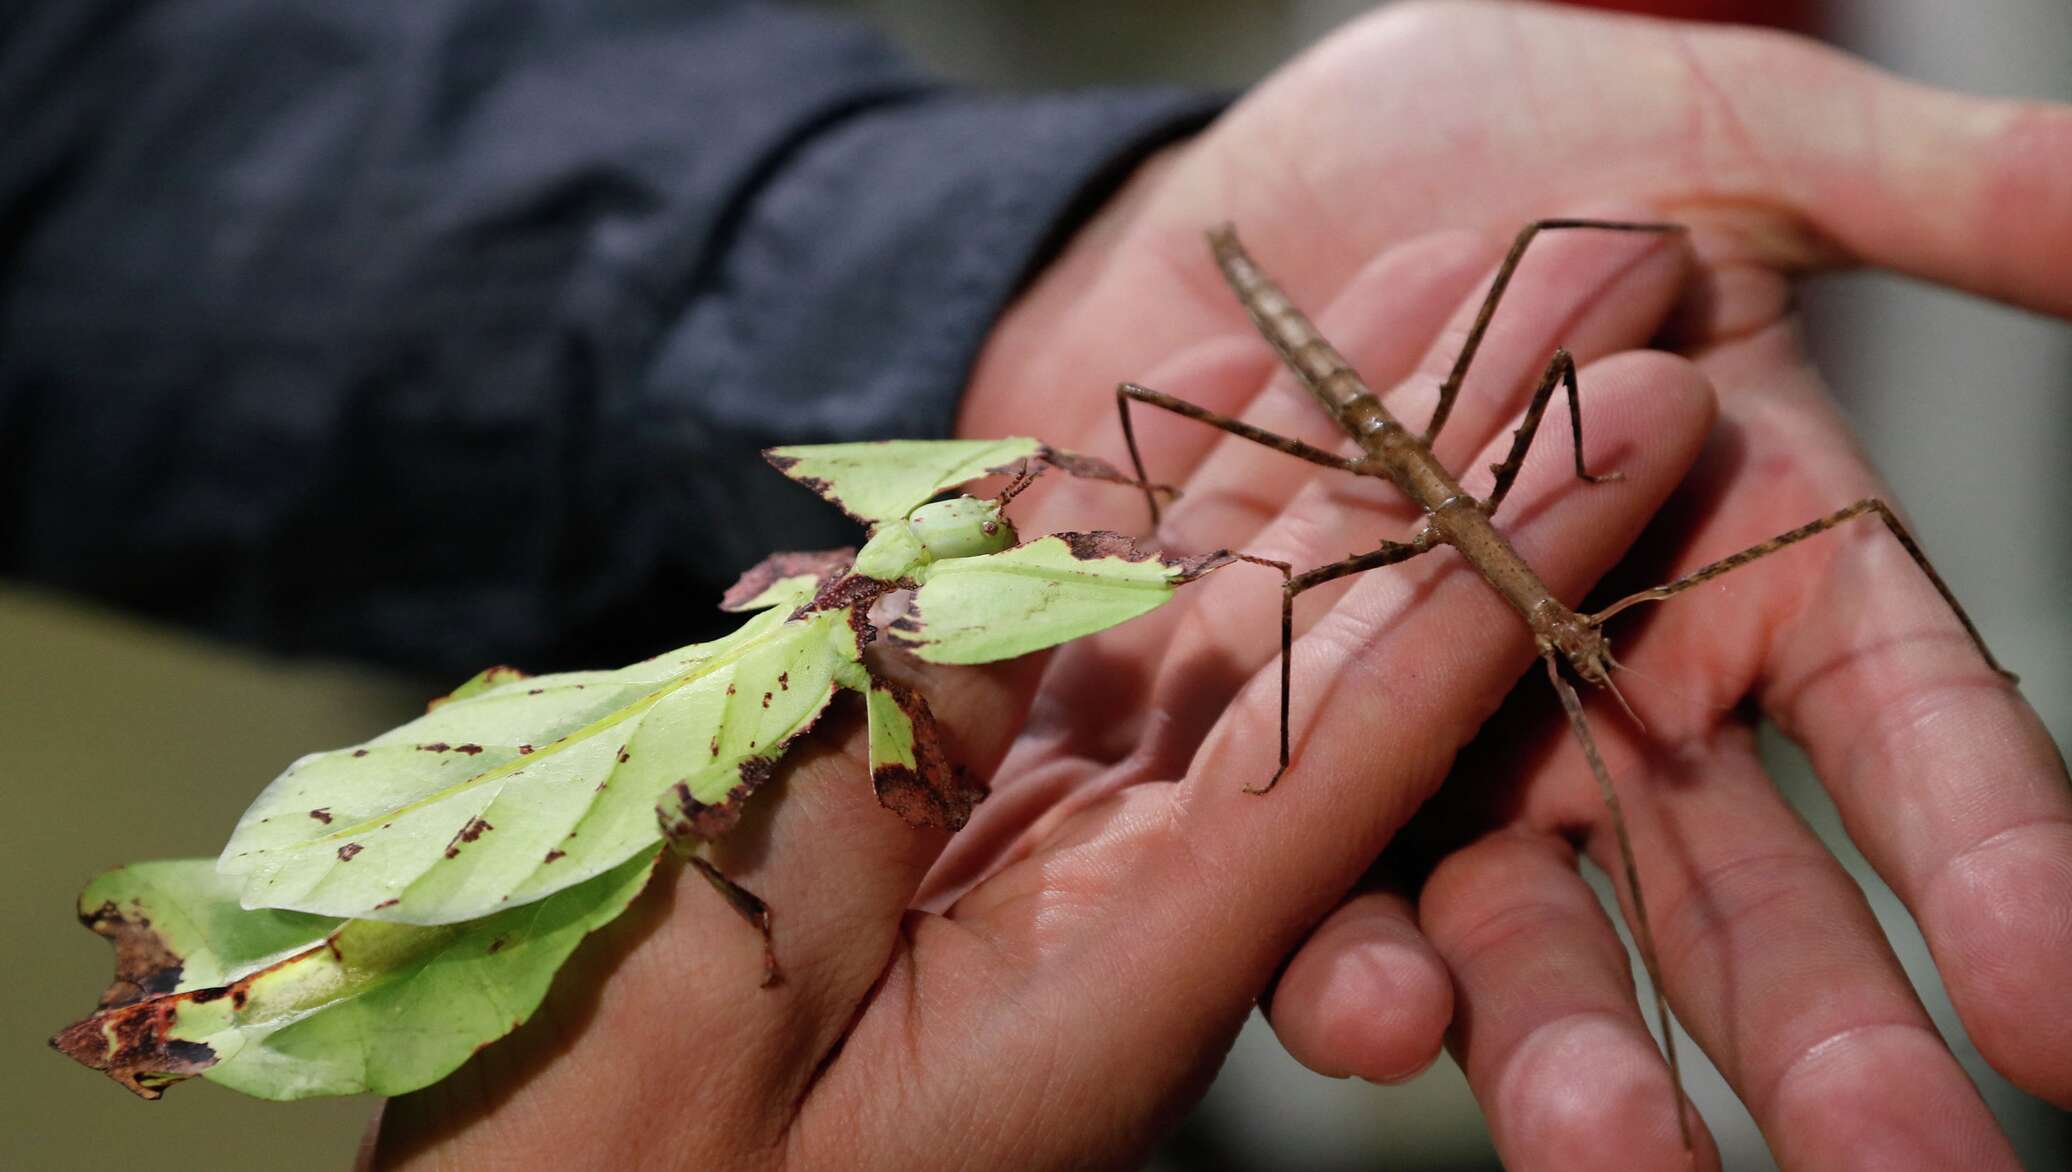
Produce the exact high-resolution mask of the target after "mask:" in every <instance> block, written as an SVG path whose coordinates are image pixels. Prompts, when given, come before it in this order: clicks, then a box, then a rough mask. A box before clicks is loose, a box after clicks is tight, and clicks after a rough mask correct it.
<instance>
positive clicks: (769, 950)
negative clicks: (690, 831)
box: [687, 855, 784, 989]
mask: <svg viewBox="0 0 2072 1172" xmlns="http://www.w3.org/2000/svg"><path fill="white" fill-rule="evenodd" d="M687 861H688V862H689V863H690V864H691V866H692V868H693V869H695V870H696V871H697V872H698V874H700V875H703V876H704V877H705V881H706V882H707V883H710V884H712V889H713V890H714V891H717V892H719V893H720V897H721V898H723V899H725V900H726V901H727V906H728V907H730V908H733V909H734V912H735V914H737V915H739V916H740V917H741V918H742V919H744V920H747V921H748V923H749V926H750V927H752V928H754V929H755V930H756V931H758V932H760V933H762V936H763V988H765V989H767V988H769V987H770V986H772V985H775V984H776V983H777V982H779V981H781V980H783V979H784V975H783V973H782V972H780V971H779V970H778V968H777V949H776V946H775V945H774V944H773V943H772V942H771V939H770V905H769V904H766V903H764V902H763V901H762V897H761V896H758V895H757V894H756V893H755V892H753V891H750V890H749V889H748V888H746V887H743V886H741V885H740V884H739V883H736V882H734V881H733V880H732V879H729V878H727V877H726V875H725V874H724V873H723V872H722V871H721V870H720V869H719V868H718V867H715V866H713V865H712V863H711V862H710V861H708V860H706V859H704V858H701V857H700V856H698V855H691V856H690V857H689V859H688V860H687Z"/></svg>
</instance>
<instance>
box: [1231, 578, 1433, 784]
mask: <svg viewBox="0 0 2072 1172" xmlns="http://www.w3.org/2000/svg"><path fill="white" fill-rule="evenodd" d="M1430 548H1432V547H1431V545H1430V544H1428V543H1425V542H1418V541H1384V542H1382V543H1381V548H1379V549H1376V550H1373V551H1372V552H1369V553H1363V554H1355V555H1354V556H1352V557H1349V558H1346V559H1345V560H1344V561H1339V562H1331V563H1329V564H1327V565H1322V566H1318V567H1317V568H1316V569H1314V570H1307V571H1304V572H1303V573H1300V574H1296V575H1295V576H1293V577H1291V578H1289V579H1287V580H1286V581H1285V582H1283V583H1282V584H1281V756H1280V766H1279V768H1277V769H1275V770H1274V771H1273V776H1272V777H1269V778H1267V779H1266V784H1265V785H1262V786H1257V787H1254V786H1249V785H1248V786H1246V787H1245V792H1246V793H1248V794H1263V793H1265V792H1266V791H1268V790H1270V789H1272V788H1273V787H1274V786H1275V785H1276V784H1278V783H1279V781H1280V780H1281V775H1282V774H1284V773H1286V772H1288V756H1289V753H1288V694H1289V688H1290V678H1291V676H1292V674H1293V665H1292V655H1291V652H1292V651H1293V650H1294V647H1295V596H1296V595H1298V594H1300V593H1302V592H1303V591H1305V590H1308V589H1310V588H1311V587H1314V586H1322V585H1323V584H1324V583H1326V582H1330V581H1335V580H1336V579H1339V578H1343V577H1345V576H1346V575H1348V574H1358V573H1361V572H1363V571H1366V570H1377V569H1380V568H1381V567H1383V566H1392V565H1395V564H1396V563H1397V562H1401V561H1408V560H1409V559H1411V558H1414V557H1416V556H1417V555H1418V554H1421V553H1423V552H1425V551H1426V550H1428V549H1430ZM1238 556H1239V557H1241V558H1243V560H1245V561H1248V562H1260V563H1261V564H1263V565H1280V563H1278V562H1266V561H1264V560H1263V559H1260V558H1253V557H1244V555H1242V554H1240V555H1238ZM1281 569H1282V571H1283V572H1286V570H1287V567H1286V566H1284V565H1283V566H1281Z"/></svg>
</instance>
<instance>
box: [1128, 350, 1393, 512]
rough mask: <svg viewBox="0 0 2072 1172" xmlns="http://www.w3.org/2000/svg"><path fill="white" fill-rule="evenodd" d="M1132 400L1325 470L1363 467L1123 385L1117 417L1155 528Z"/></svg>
mask: <svg viewBox="0 0 2072 1172" xmlns="http://www.w3.org/2000/svg"><path fill="white" fill-rule="evenodd" d="M1132 401H1134V402H1138V403H1143V404H1145V405H1147V406H1151V407H1157V408H1159V409H1160V410H1164V411H1171V412H1172V413H1173V414H1175V415H1184V416H1186V417H1187V418H1189V419H1196V420H1200V421H1201V422H1203V423H1206V424H1208V425H1209V426H1210V427H1214V428H1219V429H1221V430H1223V431H1227V432H1229V433H1230V434H1232V435H1234V436H1238V437H1239V438H1241V439H1248V440H1251V441H1252V442H1253V443H1255V444H1259V445H1261V446H1263V447H1269V448H1272V449H1273V450H1274V451H1277V452H1286V453H1288V454H1289V455H1291V456H1294V457H1297V458H1298V459H1303V460H1308V461H1309V462H1310V463H1312V464H1321V465H1323V466H1324V467H1326V468H1332V469H1337V470H1339V471H1342V472H1359V471H1360V470H1361V469H1362V467H1363V465H1362V464H1361V462H1360V461H1358V460H1351V459H1347V458H1346V457H1344V456H1340V455H1337V454H1335V453H1332V452H1327V451H1325V450H1324V449H1322V448H1319V447H1317V446H1315V445H1313V444H1306V443H1303V442H1302V441H1301V440H1299V439H1291V438H1289V437H1288V436H1284V435H1276V434H1274V433H1273V432H1270V431H1267V430H1266V429H1265V428H1263V427H1254V426H1252V425H1251V424H1249V423H1246V422H1245V421H1244V420H1242V419H1233V418H1231V417H1230V416H1228V415H1224V414H1222V413H1221V412H1217V411H1211V410H1209V409H1208V408H1207V407H1197V406H1195V405H1194V404H1192V403H1190V402H1188V401H1187V400H1185V399H1177V398H1174V397H1173V396H1171V395H1168V394H1166V393H1165V392H1164V391H1154V390H1152V389H1151V388H1150V387H1140V386H1138V385H1137V384H1135V383H1123V384H1122V385H1121V386H1119V387H1116V388H1115V410H1116V413H1117V414H1119V415H1121V416H1122V440H1123V443H1124V444H1125V445H1127V446H1128V448H1129V450H1130V467H1131V469H1132V470H1134V471H1135V472H1136V474H1137V483H1139V484H1143V485H1145V486H1146V487H1145V489H1144V503H1145V504H1147V505H1149V506H1150V507H1151V523H1152V524H1153V525H1156V524H1158V515H1159V514H1158V497H1157V495H1156V494H1154V493H1153V492H1152V491H1151V488H1150V481H1149V480H1147V479H1146V478H1145V475H1144V457H1143V456H1142V455H1140V454H1139V453H1138V451H1137V433H1136V429H1135V428H1133V427H1132V426H1131V425H1130V403H1131V402H1132Z"/></svg>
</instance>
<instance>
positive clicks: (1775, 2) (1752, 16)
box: [1568, 0, 1826, 33]
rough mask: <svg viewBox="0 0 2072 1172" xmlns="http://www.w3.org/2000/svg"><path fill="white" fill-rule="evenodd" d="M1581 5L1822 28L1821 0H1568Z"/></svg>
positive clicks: (1801, 29) (1794, 28)
mask: <svg viewBox="0 0 2072 1172" xmlns="http://www.w3.org/2000/svg"><path fill="white" fill-rule="evenodd" d="M1568 3H1570V4H1573V5H1575V6H1576V7H1578V8H1605V9H1610V10H1611V11H1613V12H1640V13H1646V14H1647V15H1649V16H1667V17H1674V18H1676V19H1678V20H1711V21H1723V22H1727V23H1732V24H1761V25H1768V26H1770V27H1771V28H1781V29H1791V30H1792V31H1794V32H1802V33H1816V32H1818V31H1820V27H1821V23H1822V22H1821V19H1820V17H1821V14H1822V12H1823V10H1824V9H1825V8H1826V5H1825V4H1823V3H1822V2H1821V0H1568Z"/></svg>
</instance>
